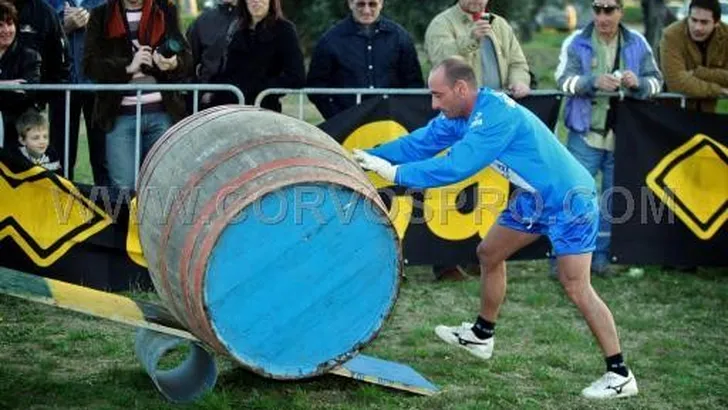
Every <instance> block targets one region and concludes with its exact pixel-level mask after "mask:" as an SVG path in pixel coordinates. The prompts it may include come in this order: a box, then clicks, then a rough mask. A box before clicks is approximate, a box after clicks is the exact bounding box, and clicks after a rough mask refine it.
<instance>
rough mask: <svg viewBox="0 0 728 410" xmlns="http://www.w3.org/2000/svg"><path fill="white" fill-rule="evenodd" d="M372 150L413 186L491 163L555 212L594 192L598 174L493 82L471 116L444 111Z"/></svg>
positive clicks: (442, 181) (458, 176)
mask: <svg viewBox="0 0 728 410" xmlns="http://www.w3.org/2000/svg"><path fill="white" fill-rule="evenodd" d="M448 147H449V148H450V150H449V151H448V152H447V154H445V155H442V156H435V155H437V154H438V153H439V152H440V151H442V150H444V149H446V148H448ZM368 152H369V153H370V154H372V155H376V156H378V157H382V158H384V159H386V160H388V161H390V162H391V163H393V164H395V165H399V166H398V168H397V173H396V175H395V181H394V182H395V183H396V184H398V185H402V186H406V187H412V188H429V187H436V186H443V185H449V184H453V183H455V182H458V181H462V180H464V179H466V178H468V177H470V176H472V175H475V174H476V173H478V172H479V171H481V170H482V169H483V168H485V167H487V166H489V165H490V166H491V167H492V168H493V169H494V170H495V171H496V172H498V173H500V174H501V175H503V176H504V177H506V178H508V180H509V181H511V182H512V183H514V184H515V185H517V186H518V187H520V188H522V189H524V190H526V191H528V192H532V193H534V194H536V195H537V196H539V197H540V199H541V200H542V201H543V202H542V203H543V205H544V208H543V211H544V213H545V214H550V215H553V214H556V213H559V212H561V211H564V206H565V205H564V203H565V201H567V200H569V199H571V197H572V196H573V195H576V194H588V195H589V194H592V193H593V192H594V178H592V177H591V175H590V174H589V172H588V171H587V170H586V169H585V168H584V167H583V166H582V165H581V164H580V163H579V162H578V161H577V160H576V159H575V158H574V157H573V156H572V155H571V154H570V153H569V152H568V151H567V150H566V148H565V147H564V146H563V145H562V144H561V143H560V142H559V140H558V139H557V138H556V136H555V135H554V134H553V133H552V132H551V130H549V129H548V127H547V126H546V125H545V124H544V123H543V122H542V121H541V120H540V119H539V118H538V117H536V115H534V114H533V113H532V112H531V111H529V110H528V109H527V108H524V107H523V106H521V105H519V104H517V103H516V102H515V101H513V100H512V99H511V98H510V97H508V96H506V95H505V94H503V93H501V92H495V91H493V90H490V89H488V88H483V89H481V90H480V92H479V94H478V99H477V101H476V103H475V107H474V108H473V112H472V114H471V115H470V118H454V119H448V118H446V117H445V116H444V115H443V114H440V115H439V116H437V117H436V118H435V119H433V120H432V121H430V122H429V123H428V124H427V125H426V126H425V127H423V128H420V129H418V130H416V131H414V132H412V133H411V134H409V135H406V136H404V137H401V138H399V139H397V140H395V141H392V142H390V143H387V144H384V145H380V146H379V147H377V148H373V149H371V150H368Z"/></svg>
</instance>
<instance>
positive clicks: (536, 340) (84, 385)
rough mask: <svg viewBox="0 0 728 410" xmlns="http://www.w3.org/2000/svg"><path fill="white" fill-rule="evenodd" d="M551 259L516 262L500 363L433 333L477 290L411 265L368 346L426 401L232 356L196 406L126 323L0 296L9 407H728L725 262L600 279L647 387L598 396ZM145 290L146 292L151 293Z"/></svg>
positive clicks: (587, 339)
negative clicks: (160, 382) (158, 381)
mask: <svg viewBox="0 0 728 410" xmlns="http://www.w3.org/2000/svg"><path fill="white" fill-rule="evenodd" d="M545 271H546V265H545V263H543V262H529V263H523V262H521V263H513V264H511V265H510V282H509V294H508V296H507V300H506V303H505V305H504V307H503V310H502V316H501V318H500V320H499V324H498V329H497V342H498V343H497V344H496V351H495V355H494V357H493V358H492V359H491V360H490V361H487V362H484V361H480V360H479V359H476V358H474V357H472V356H470V355H469V354H468V353H466V352H464V351H462V350H460V349H456V348H454V347H451V346H448V345H446V344H444V343H442V342H440V341H439V339H437V337H436V336H435V335H434V333H433V331H432V329H433V328H434V326H436V325H437V324H439V323H459V322H460V321H462V320H472V319H473V318H474V314H475V312H476V309H477V306H478V284H477V282H476V281H475V280H472V281H469V282H465V283H435V282H433V281H432V279H431V273H430V272H429V271H428V270H427V269H424V268H416V267H412V268H408V269H407V276H408V280H407V281H406V282H405V283H404V284H403V286H402V289H401V294H400V297H399V299H398V302H397V305H396V309H395V311H394V314H393V316H392V317H391V318H390V320H389V321H388V322H387V323H386V324H385V326H384V328H383V331H382V332H381V334H380V336H379V337H378V338H377V339H376V340H375V341H374V342H373V343H372V344H371V345H370V346H369V347H368V348H366V349H365V351H364V352H365V353H366V354H369V355H373V356H377V357H381V358H384V359H389V360H394V361H398V362H402V363H406V364H409V365H411V366H413V367H414V368H415V369H417V370H418V371H419V372H421V373H422V374H423V375H425V376H426V377H428V378H429V379H430V380H432V381H433V382H434V383H436V384H438V385H439V386H440V387H441V388H442V390H443V391H442V393H441V394H439V395H437V396H434V397H419V396H414V395H411V394H407V393H402V392H397V391H393V390H388V389H385V388H382V387H378V386H373V385H368V384H364V383H360V382H355V381H351V380H346V379H341V378H339V377H335V376H324V377H321V378H317V379H314V380H311V381H306V382H275V381H271V380H267V379H262V378H260V377H258V376H254V375H252V374H250V373H247V372H245V371H243V370H241V369H239V368H236V367H235V366H234V365H233V363H231V362H230V361H229V360H227V359H225V358H219V365H220V367H221V369H222V370H221V374H220V378H219V382H218V385H217V387H216V388H215V389H214V391H213V392H212V393H211V394H209V395H207V396H206V397H204V398H203V399H202V400H200V401H199V402H197V403H195V404H193V405H189V406H174V405H171V404H168V403H166V402H165V401H164V399H163V398H162V397H161V396H160V395H158V393H157V392H156V390H155V389H154V387H153V385H152V383H151V380H150V379H149V378H148V377H147V376H146V374H145V373H144V372H143V370H142V367H141V365H140V364H139V363H138V362H137V361H136V359H135V357H134V354H133V330H132V329H131V328H128V327H124V326H122V325H117V324H115V323H111V322H106V321H103V320H100V319H94V318H91V317H87V316H83V315H80V314H75V313H71V312H67V311H63V310H59V309H54V308H51V307H47V306H43V305H36V304H33V303H30V302H26V301H23V300H19V299H14V298H10V297H7V296H2V295H0V346H1V348H0V363H2V366H0V380H2V383H0V408H2V409H28V408H43V409H45V408H63V409H65V408H93V409H129V408H138V409H166V408H169V409H173V408H192V409H310V408H316V409H474V410H475V409H478V410H480V409H491V408H493V409H499V408H526V409H583V408H594V409H596V408H600V409H602V408H604V409H643V408H648V409H681V410H682V409H701V410H702V409H721V408H726V407H728V345H727V344H726V335H728V270H726V269H723V270H701V271H700V272H699V274H698V275H686V274H680V273H674V272H661V271H659V270H657V269H652V268H648V269H647V272H646V274H645V276H644V277H642V278H633V277H630V276H629V275H621V276H618V277H616V278H613V279H600V278H595V279H594V286H595V287H596V289H597V290H598V291H599V292H600V293H601V295H602V296H603V298H604V299H605V300H606V301H607V303H608V304H609V305H610V306H611V308H612V310H613V312H614V315H615V318H616V320H617V324H618V328H619V332H620V335H621V338H622V345H623V348H624V352H625V355H626V358H627V360H628V362H629V364H630V365H631V367H632V369H633V370H634V372H635V374H636V376H637V378H638V382H639V387H640V390H641V393H640V395H639V396H638V397H636V398H631V399H625V400H622V401H617V402H608V403H592V402H588V401H586V400H584V399H582V398H580V397H579V395H578V393H579V391H580V390H581V389H582V388H583V387H584V386H585V385H586V384H588V383H590V382H591V381H592V380H593V379H595V378H596V377H597V376H599V375H600V374H601V373H602V371H603V367H604V364H603V361H602V359H601V355H600V353H599V351H598V348H597V346H596V344H595V342H594V341H593V340H592V338H591V335H590V333H589V331H588V329H587V328H586V326H585V324H584V322H583V321H582V320H581V318H580V316H579V315H578V312H577V311H576V310H575V309H574V308H573V307H572V306H571V305H570V303H569V302H568V301H567V299H566V298H565V296H564V295H563V294H562V292H561V289H560V285H559V284H558V282H556V281H554V280H552V279H549V278H548V277H547V275H545V273H544V272H545ZM144 296H149V295H144Z"/></svg>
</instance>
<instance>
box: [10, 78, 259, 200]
mask: <svg viewBox="0 0 728 410" xmlns="http://www.w3.org/2000/svg"><path fill="white" fill-rule="evenodd" d="M0 91H64V92H65V115H64V121H65V128H64V133H63V138H64V141H65V144H64V148H65V149H64V152H63V176H64V177H66V178H68V172H69V170H68V158H69V146H70V144H69V142H70V141H69V140H70V128H71V122H70V119H71V91H136V97H137V102H136V135H135V153H134V185H135V186H136V183H137V180H138V179H139V167H140V165H141V164H140V162H141V159H140V157H141V153H140V151H141V114H142V104H141V102H140V99H139V97H140V96H141V95H142V92H143V91H192V92H193V94H192V98H193V103H192V112H193V113H196V112H197V111H198V108H199V105H198V100H199V98H198V97H199V93H200V91H203V92H207V91H228V92H231V93H233V94H235V96H236V97H237V98H238V102H239V103H240V104H245V96H244V95H243V92H242V91H240V89H239V88H238V87H235V86H234V85H229V84H0ZM0 131H1V129H0Z"/></svg>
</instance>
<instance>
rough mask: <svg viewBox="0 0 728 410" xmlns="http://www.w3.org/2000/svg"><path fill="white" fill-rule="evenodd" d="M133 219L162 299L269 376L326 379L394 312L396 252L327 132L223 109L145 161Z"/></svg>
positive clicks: (178, 131) (383, 218) (370, 198)
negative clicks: (323, 376)
mask: <svg viewBox="0 0 728 410" xmlns="http://www.w3.org/2000/svg"><path fill="white" fill-rule="evenodd" d="M137 191H138V200H139V208H138V212H137V219H138V222H139V233H140V239H141V243H142V249H143V251H144V255H145V257H146V259H147V262H148V264H149V271H150V274H151V277H152V280H153V282H154V285H155V287H156V290H157V292H158V293H159V295H160V297H161V298H162V300H163V301H164V302H165V304H166V305H167V307H168V308H169V309H170V311H171V312H172V313H173V314H174V315H175V316H176V317H177V319H178V320H179V321H180V322H181V323H183V324H184V325H185V326H187V327H188V329H189V330H190V331H191V332H192V333H193V334H194V335H195V336H197V337H198V338H200V339H201V340H203V341H204V342H205V343H207V344H208V345H209V346H211V347H212V348H213V349H215V350H216V351H218V352H220V353H223V354H228V355H230V356H232V357H233V358H234V359H235V360H237V361H238V362H239V363H240V364H241V365H243V366H244V367H246V368H248V369H250V370H252V371H254V372H256V373H258V374H261V375H263V376H266V377H271V378H276V379H299V378H306V377H311V376H315V375H319V374H322V373H325V372H327V371H328V370H329V369H331V368H332V367H334V366H336V365H337V364H339V363H341V362H343V361H346V360H348V359H349V358H350V357H351V356H353V355H355V354H356V353H357V352H358V350H359V349H360V348H361V347H363V346H364V345H366V344H367V343H368V342H369V341H371V340H372V339H373V338H374V337H375V335H376V334H377V332H378V330H379V329H380V328H381V326H382V324H383V323H384V321H385V319H386V318H387V316H388V315H389V313H390V312H391V309H392V307H393V305H394V302H395V299H396V297H397V291H398V287H399V278H400V274H401V249H400V245H399V241H398V239H397V235H396V232H395V230H394V228H393V226H392V225H391V223H390V221H389V218H388V217H387V209H386V207H385V205H384V203H383V202H382V201H381V199H380V198H379V196H378V194H377V192H376V190H375V189H374V187H373V186H372V185H371V183H370V182H369V180H368V179H367V177H366V175H365V174H364V173H362V172H361V170H360V169H359V167H358V166H357V165H356V164H355V163H354V162H353V161H352V160H351V159H350V157H349V156H348V154H347V153H346V152H345V151H344V150H343V148H341V146H340V145H339V144H338V143H336V142H335V141H334V140H333V139H331V138H330V137H329V136H328V135H326V134H325V133H324V132H322V131H321V130H319V129H318V128H316V127H314V126H312V125H310V124H307V123H305V122H303V121H299V120H296V119H293V118H290V117H287V116H284V115H281V114H277V113H273V112H270V111H265V110H259V109H255V108H251V107H244V106H223V107H216V108H211V109H209V110H205V111H201V112H199V113H197V114H195V115H193V116H191V117H188V118H186V119H185V120H183V121H181V122H180V123H178V124H176V125H175V126H174V127H172V128H170V130H169V131H168V132H167V133H165V134H164V136H162V137H161V138H160V140H159V141H158V142H157V143H156V144H155V146H154V147H153V148H152V149H151V150H150V153H149V154H148V156H147V158H146V159H145V161H144V163H143V165H142V169H141V171H140V176H139V184H138V187H137Z"/></svg>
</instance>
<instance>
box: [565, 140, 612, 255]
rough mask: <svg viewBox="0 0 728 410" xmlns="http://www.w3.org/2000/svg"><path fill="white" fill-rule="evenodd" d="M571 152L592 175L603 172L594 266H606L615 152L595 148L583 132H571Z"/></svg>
mask: <svg viewBox="0 0 728 410" xmlns="http://www.w3.org/2000/svg"><path fill="white" fill-rule="evenodd" d="M566 148H568V150H569V152H571V154H572V155H573V156H574V157H575V158H576V159H577V160H578V161H579V162H580V163H581V165H583V166H584V168H586V169H587V171H589V173H590V174H591V175H592V176H596V174H597V172H599V171H601V172H602V186H601V190H600V191H601V195H599V233H598V234H597V249H596V251H595V252H594V258H593V260H592V265H593V266H598V267H606V265H607V264H609V243H610V242H611V235H612V224H611V222H610V220H611V215H612V188H613V187H614V152H612V151H607V150H604V149H598V148H593V147H590V146H589V145H587V143H586V141H584V135H583V134H577V133H574V132H571V131H570V132H569V139H568V141H567V143H566Z"/></svg>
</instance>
